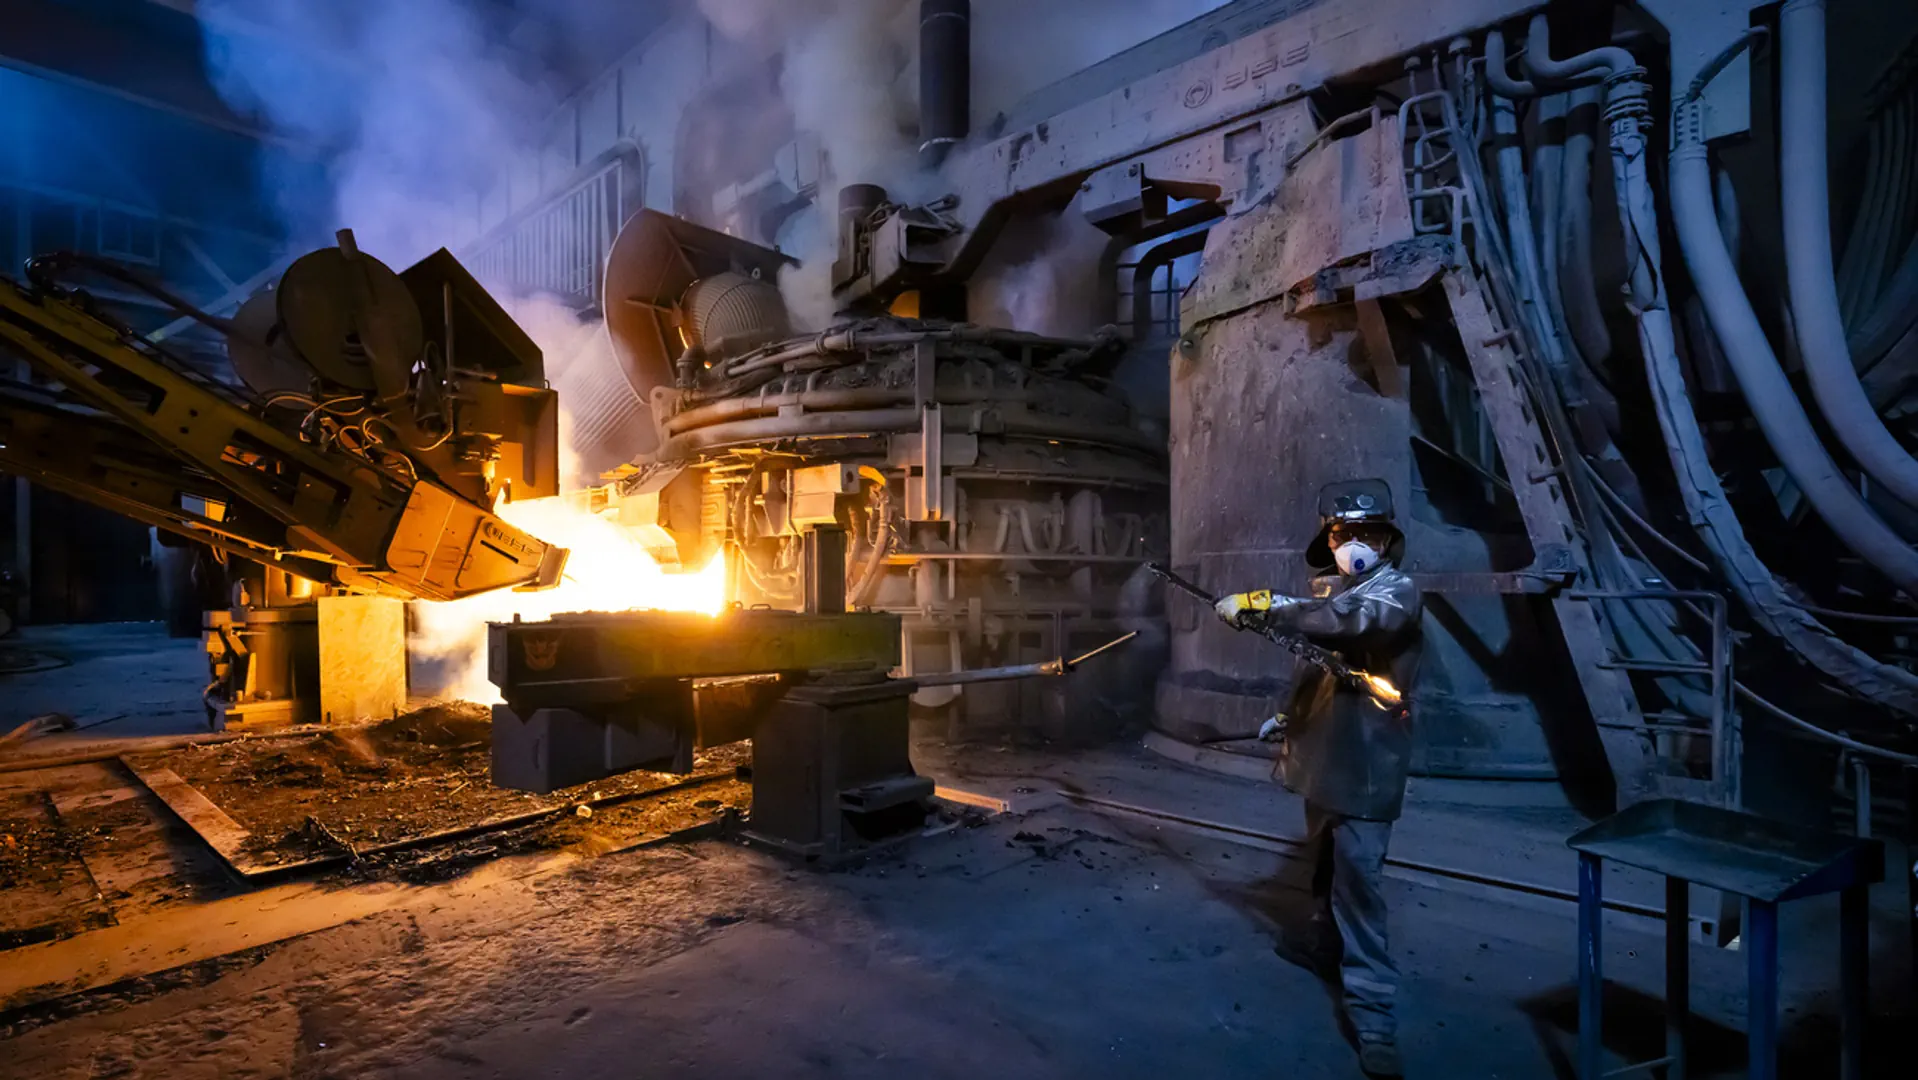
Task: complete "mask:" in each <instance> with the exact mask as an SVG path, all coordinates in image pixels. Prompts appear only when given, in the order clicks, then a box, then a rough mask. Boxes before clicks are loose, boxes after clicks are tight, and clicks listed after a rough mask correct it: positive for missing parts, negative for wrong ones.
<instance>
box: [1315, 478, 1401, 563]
mask: <svg viewBox="0 0 1918 1080" xmlns="http://www.w3.org/2000/svg"><path fill="white" fill-rule="evenodd" d="M1360 524H1364V525H1377V526H1381V527H1383V528H1385V529H1387V530H1388V531H1390V533H1391V534H1392V539H1391V541H1390V543H1388V544H1387V545H1386V549H1385V557H1386V558H1388V559H1390V560H1392V561H1393V562H1398V561H1399V560H1400V559H1401V558H1402V557H1403V556H1404V554H1405V534H1404V533H1402V532H1400V531H1399V527H1398V524H1397V522H1396V521H1394V519H1393V517H1392V487H1391V485H1389V484H1387V483H1386V482H1385V481H1383V480H1379V479H1376V478H1375V479H1370V480H1343V481H1340V482H1338V483H1336V484H1327V485H1325V486H1324V487H1322V488H1320V489H1319V533H1318V535H1317V536H1314V537H1313V538H1312V542H1311V543H1310V544H1307V545H1306V547H1305V562H1306V565H1307V566H1310V567H1312V568H1313V569H1316V570H1324V569H1327V568H1328V567H1330V566H1332V565H1333V562H1334V560H1333V558H1332V547H1331V545H1330V544H1329V543H1328V542H1327V537H1328V534H1330V533H1331V531H1332V526H1334V525H1360Z"/></svg>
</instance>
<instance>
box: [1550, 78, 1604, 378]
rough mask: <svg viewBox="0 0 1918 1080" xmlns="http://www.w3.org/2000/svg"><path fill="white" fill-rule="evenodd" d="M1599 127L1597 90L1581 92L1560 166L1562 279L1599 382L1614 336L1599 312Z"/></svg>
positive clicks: (1568, 318)
mask: <svg viewBox="0 0 1918 1080" xmlns="http://www.w3.org/2000/svg"><path fill="white" fill-rule="evenodd" d="M1597 127H1598V88H1597V87H1595V86H1584V87H1579V88H1577V89H1575V90H1573V91H1571V94H1570V96H1569V97H1568V98H1567V100H1566V103H1565V150H1564V154H1563V160H1562V161H1561V163H1560V166H1559V168H1560V181H1559V182H1560V194H1559V203H1560V211H1561V213H1562V215H1563V216H1562V218H1561V221H1560V236H1559V248H1558V277H1559V284H1560V286H1561V294H1560V295H1561V302H1562V303H1563V304H1564V306H1565V325H1566V327H1567V329H1569V330H1571V332H1572V341H1573V342H1574V343H1575V344H1576V345H1577V346H1578V351H1579V355H1580V356H1582V357H1583V358H1584V360H1585V366H1586V368H1587V369H1588V370H1590V371H1591V372H1592V373H1593V375H1594V377H1595V378H1596V377H1598V376H1600V375H1601V374H1602V373H1603V372H1604V371H1605V364H1606V361H1608V360H1610V359H1611V357H1612V335H1611V331H1609V330H1608V329H1606V326H1605V313H1604V312H1603V311H1602V310H1600V308H1599V306H1598V283H1597V282H1596V280H1595V279H1594V278H1593V275H1592V198H1593V195H1592V145H1593V142H1594V132H1595V131H1596V130H1597Z"/></svg>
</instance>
